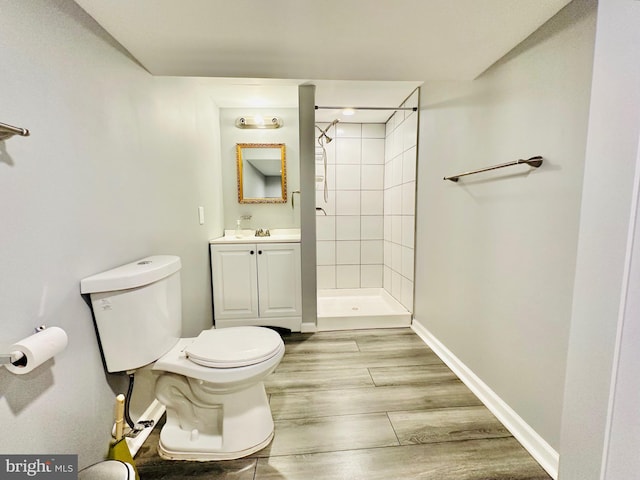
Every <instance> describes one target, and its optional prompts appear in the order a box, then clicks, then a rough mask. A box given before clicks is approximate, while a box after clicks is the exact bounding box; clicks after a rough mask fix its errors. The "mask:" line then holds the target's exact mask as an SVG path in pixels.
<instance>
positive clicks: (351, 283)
mask: <svg viewBox="0 0 640 480" xmlns="http://www.w3.org/2000/svg"><path fill="white" fill-rule="evenodd" d="M359 287H360V265H338V266H337V267H336V288H359Z"/></svg>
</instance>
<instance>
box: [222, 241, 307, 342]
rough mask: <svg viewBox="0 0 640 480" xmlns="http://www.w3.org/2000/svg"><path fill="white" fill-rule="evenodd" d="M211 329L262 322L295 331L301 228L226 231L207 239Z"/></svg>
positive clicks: (299, 317)
mask: <svg viewBox="0 0 640 480" xmlns="http://www.w3.org/2000/svg"><path fill="white" fill-rule="evenodd" d="M210 249H211V272H212V285H213V312H214V323H215V326H216V328H224V327H231V326H238V325H262V326H271V327H283V328H288V329H290V330H292V331H294V332H299V331H300V326H301V323H302V290H301V265H300V230H297V229H279V230H272V231H271V232H270V235H269V236H263V237H257V236H255V234H254V232H253V231H249V230H244V231H242V234H241V235H236V234H235V232H234V231H233V230H230V231H225V235H224V236H223V237H220V238H217V239H214V240H211V242H210Z"/></svg>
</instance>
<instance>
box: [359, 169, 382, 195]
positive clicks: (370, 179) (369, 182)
mask: <svg viewBox="0 0 640 480" xmlns="http://www.w3.org/2000/svg"><path fill="white" fill-rule="evenodd" d="M360 172H361V176H360V178H361V180H360V188H361V189H362V190H380V191H382V190H383V189H384V165H362V167H361V170H360Z"/></svg>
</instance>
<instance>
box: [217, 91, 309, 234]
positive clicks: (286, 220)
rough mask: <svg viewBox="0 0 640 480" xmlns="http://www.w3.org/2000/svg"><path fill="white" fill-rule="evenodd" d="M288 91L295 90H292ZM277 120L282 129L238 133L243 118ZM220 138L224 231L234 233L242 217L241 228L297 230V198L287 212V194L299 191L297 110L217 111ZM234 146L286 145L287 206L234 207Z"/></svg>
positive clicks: (236, 194)
mask: <svg viewBox="0 0 640 480" xmlns="http://www.w3.org/2000/svg"><path fill="white" fill-rule="evenodd" d="M291 88H292V89H296V88H297V87H295V86H293V87H291ZM257 114H261V115H263V116H265V117H266V116H277V117H280V118H282V122H283V126H282V127H281V128H277V129H264V130H252V129H240V128H237V127H236V126H235V121H236V118H238V117H241V116H247V115H257ZM220 135H221V152H222V178H223V179H224V182H223V195H224V228H225V229H227V230H235V228H236V221H237V220H238V219H239V218H240V217H241V216H242V215H251V217H252V218H251V220H249V221H246V220H243V221H242V228H250V229H253V230H256V229H258V228H300V208H299V207H300V196H299V195H298V194H296V198H295V200H294V202H295V208H291V192H293V191H295V190H300V148H299V146H298V110H297V109H295V108H251V109H247V108H221V109H220ZM236 143H284V144H285V145H286V148H285V155H286V170H287V202H286V203H263V204H258V203H251V204H246V203H245V204H241V203H238V187H237V186H238V170H237V168H236Z"/></svg>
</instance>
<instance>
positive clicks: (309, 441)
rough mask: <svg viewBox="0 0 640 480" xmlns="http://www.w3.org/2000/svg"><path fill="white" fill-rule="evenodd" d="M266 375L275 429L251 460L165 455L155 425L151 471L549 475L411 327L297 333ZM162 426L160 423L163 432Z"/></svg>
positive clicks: (291, 476)
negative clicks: (184, 458)
mask: <svg viewBox="0 0 640 480" xmlns="http://www.w3.org/2000/svg"><path fill="white" fill-rule="evenodd" d="M284 340H285V344H286V354H285V356H284V358H283V360H282V362H281V364H280V366H279V367H278V369H277V370H276V371H275V372H274V373H273V374H272V375H271V376H270V377H269V379H268V381H266V382H265V386H266V388H267V393H268V394H269V395H270V401H271V409H272V412H273V418H274V421H275V437H274V439H273V441H272V443H271V444H270V445H269V446H268V447H267V448H265V449H264V450H262V451H260V452H257V453H256V454H254V455H252V456H251V457H247V458H243V459H239V460H231V461H225V462H176V461H166V460H162V459H160V458H159V457H158V454H157V453H156V447H157V441H158V432H156V431H154V432H153V433H152V435H151V436H150V437H149V439H148V440H147V442H146V443H145V445H144V446H143V447H142V448H141V450H140V452H139V453H138V455H137V457H136V464H137V467H138V471H139V473H140V477H141V479H142V480H152V479H153V480H155V479H165V480H173V479H184V478H191V479H201V480H205V479H206V480H213V479H216V480H218V479H220V480H222V479H224V480H227V479H234V480H325V479H326V480H341V479H344V480H360V479H362V480H376V479H380V480H390V479H428V480H491V479H495V480H498V479H499V480H525V479H526V480H549V479H550V478H551V477H549V476H548V475H547V474H546V473H545V471H544V470H543V469H542V468H541V467H540V466H539V465H538V464H537V463H536V462H535V461H534V460H533V459H532V458H531V456H530V455H529V454H528V453H527V452H526V451H525V450H524V449H523V448H522V446H520V444H519V443H518V442H517V441H516V440H515V439H514V438H513V437H512V436H511V434H510V433H509V432H508V431H507V430H506V429H505V428H504V427H503V426H502V425H501V424H500V423H499V422H498V421H497V420H496V419H495V417H494V416H493V415H492V414H491V413H490V412H489V411H488V410H487V409H486V408H485V407H484V406H483V405H482V404H481V403H480V401H479V400H478V399H477V398H476V397H475V396H474V395H473V393H471V391H469V389H468V388H467V387H466V386H465V385H464V384H463V383H462V382H460V380H458V378H457V377H456V376H455V375H454V374H453V373H452V372H451V371H450V370H449V369H448V368H447V367H446V366H445V365H444V364H443V363H442V361H441V360H440V359H439V358H438V357H437V356H436V355H435V354H434V353H433V352H432V351H431V350H430V349H429V348H428V347H427V346H426V345H425V344H424V343H423V342H422V340H421V339H420V338H419V337H418V336H417V335H415V333H413V331H412V330H410V329H408V328H407V329H390V330H356V331H341V332H322V333H315V334H291V335H289V336H285V337H284ZM156 430H157V429H156Z"/></svg>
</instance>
